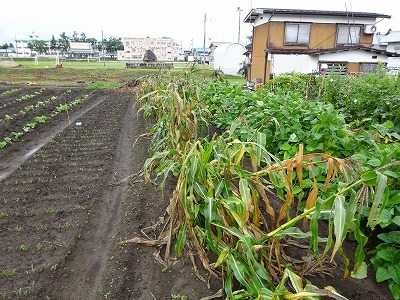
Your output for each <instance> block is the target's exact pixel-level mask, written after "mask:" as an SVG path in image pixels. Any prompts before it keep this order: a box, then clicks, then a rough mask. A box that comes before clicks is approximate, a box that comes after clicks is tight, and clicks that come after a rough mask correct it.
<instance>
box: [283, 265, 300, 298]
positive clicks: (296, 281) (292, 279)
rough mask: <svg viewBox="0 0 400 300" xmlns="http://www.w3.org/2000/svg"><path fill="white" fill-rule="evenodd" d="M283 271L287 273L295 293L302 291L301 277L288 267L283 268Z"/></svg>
mask: <svg viewBox="0 0 400 300" xmlns="http://www.w3.org/2000/svg"><path fill="white" fill-rule="evenodd" d="M285 272H287V273H288V276H289V280H290V283H291V285H292V287H293V288H294V290H295V291H296V292H297V293H300V292H302V291H303V282H302V279H301V278H300V277H299V276H298V275H296V274H295V273H294V272H292V271H291V270H289V269H285Z"/></svg>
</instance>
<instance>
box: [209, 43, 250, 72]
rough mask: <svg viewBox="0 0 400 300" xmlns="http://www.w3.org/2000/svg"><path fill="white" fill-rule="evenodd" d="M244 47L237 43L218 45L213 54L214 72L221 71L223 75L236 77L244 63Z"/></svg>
mask: <svg viewBox="0 0 400 300" xmlns="http://www.w3.org/2000/svg"><path fill="white" fill-rule="evenodd" d="M245 52H246V49H245V47H244V46H242V45H240V44H238V43H232V44H222V45H219V46H218V47H217V48H216V49H215V52H214V70H221V71H222V72H223V73H224V74H228V75H236V76H237V75H238V71H239V69H240V68H241V67H242V65H243V62H245V60H246V57H245V56H244V55H243V54H244V53H245Z"/></svg>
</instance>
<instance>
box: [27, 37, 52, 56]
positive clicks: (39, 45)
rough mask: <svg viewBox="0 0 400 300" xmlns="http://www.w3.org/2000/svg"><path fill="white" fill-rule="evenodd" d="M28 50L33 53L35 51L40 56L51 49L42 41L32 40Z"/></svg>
mask: <svg viewBox="0 0 400 300" xmlns="http://www.w3.org/2000/svg"><path fill="white" fill-rule="evenodd" d="M28 48H29V49H31V51H35V52H37V53H39V54H44V53H46V52H47V51H48V50H49V48H48V47H47V44H46V42H45V41H42V40H32V41H30V42H29V43H28Z"/></svg>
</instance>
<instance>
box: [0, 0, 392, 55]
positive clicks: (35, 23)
mask: <svg viewBox="0 0 400 300" xmlns="http://www.w3.org/2000/svg"><path fill="white" fill-rule="evenodd" d="M399 3H400V2H399V0H381V1H376V0H346V1H344V0H203V1H192V0H169V1H168V0H148V1H146V0H140V1H139V0H115V1H104V0H96V1H95V0H67V1H59V0H17V1H2V3H1V6H0V44H2V43H5V42H12V41H13V40H14V39H15V37H17V38H26V37H27V35H28V34H29V33H30V32H32V31H34V32H35V33H37V34H38V35H39V39H49V38H51V35H52V34H54V36H55V37H56V38H58V37H59V35H60V33H62V32H66V34H67V35H69V36H71V35H72V33H73V31H77V32H78V33H81V32H85V33H86V36H87V37H94V38H96V39H98V40H100V39H101V31H102V30H103V31H104V37H105V38H107V37H110V36H114V37H146V36H150V37H161V36H170V37H172V38H174V39H175V41H176V42H178V43H179V44H182V47H183V48H184V49H187V48H189V47H191V41H192V39H193V46H194V47H202V45H203V36H204V13H206V14H207V22H206V37H207V38H206V44H207V45H209V44H210V42H218V41H229V42H230V41H232V42H236V41H237V39H238V30H239V12H238V11H237V7H240V8H241V9H242V10H243V11H242V12H241V20H243V19H244V17H245V16H246V15H247V14H248V13H249V11H250V9H251V8H252V7H253V8H264V7H271V8H298V9H326V10H343V11H344V10H346V6H347V9H348V10H352V11H367V12H375V13H384V14H388V15H391V16H392V18H391V19H390V20H384V21H382V22H380V23H379V24H378V26H377V27H378V31H380V32H382V33H383V32H386V31H387V30H388V29H389V28H391V29H393V30H400V4H399ZM250 34H251V25H249V24H247V23H241V42H242V43H245V42H246V36H248V35H250Z"/></svg>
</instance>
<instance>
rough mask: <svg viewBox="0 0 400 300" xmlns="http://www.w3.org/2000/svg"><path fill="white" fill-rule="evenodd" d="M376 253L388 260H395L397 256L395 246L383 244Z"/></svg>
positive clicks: (397, 252)
mask: <svg viewBox="0 0 400 300" xmlns="http://www.w3.org/2000/svg"><path fill="white" fill-rule="evenodd" d="M376 255H377V256H378V257H380V258H382V259H384V260H386V261H388V262H395V261H396V260H397V259H398V258H399V251H398V249H397V248H396V247H393V246H391V245H387V244H383V245H382V248H381V249H379V251H378V252H377V253H376Z"/></svg>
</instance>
